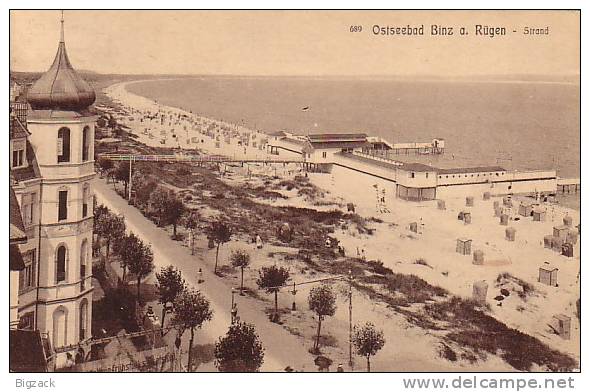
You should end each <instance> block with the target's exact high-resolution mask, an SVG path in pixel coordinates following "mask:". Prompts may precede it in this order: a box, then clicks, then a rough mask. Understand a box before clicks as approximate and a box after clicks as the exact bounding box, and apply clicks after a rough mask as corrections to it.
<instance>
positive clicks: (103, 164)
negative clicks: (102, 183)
mask: <svg viewBox="0 0 590 392" xmlns="http://www.w3.org/2000/svg"><path fill="white" fill-rule="evenodd" d="M98 168H99V170H100V175H101V177H102V176H103V175H104V173H107V172H108V171H109V170H111V169H112V168H113V161H111V160H110V159H107V158H102V157H100V158H98Z"/></svg>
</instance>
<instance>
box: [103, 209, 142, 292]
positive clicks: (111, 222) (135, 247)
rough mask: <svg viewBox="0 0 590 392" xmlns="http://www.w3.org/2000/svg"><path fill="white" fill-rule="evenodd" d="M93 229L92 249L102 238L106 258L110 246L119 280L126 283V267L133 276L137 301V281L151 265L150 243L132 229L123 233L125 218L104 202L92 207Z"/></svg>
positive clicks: (139, 280)
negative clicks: (119, 267) (115, 259)
mask: <svg viewBox="0 0 590 392" xmlns="http://www.w3.org/2000/svg"><path fill="white" fill-rule="evenodd" d="M94 233H95V234H96V236H97V238H96V242H95V243H96V244H97V246H93V249H95V250H98V249H100V244H101V243H102V241H103V240H104V242H105V245H106V258H107V261H110V259H109V258H110V250H111V248H112V249H113V251H114V252H115V253H117V254H118V255H119V263H120V266H121V268H122V269H123V277H122V281H123V283H126V278H127V271H129V272H130V273H132V274H133V275H134V276H135V279H137V302H138V303H141V291H140V289H141V281H142V279H144V278H146V277H147V276H149V274H150V273H151V272H152V271H153V269H154V254H153V252H152V249H151V246H149V245H148V244H145V243H144V242H143V241H142V240H141V238H139V237H138V236H136V235H135V234H134V233H132V232H130V233H129V234H127V233H126V227H125V218H123V217H122V216H119V215H116V214H113V213H112V212H111V211H110V210H109V209H108V208H107V207H105V206H104V205H98V206H96V207H95V208H94Z"/></svg>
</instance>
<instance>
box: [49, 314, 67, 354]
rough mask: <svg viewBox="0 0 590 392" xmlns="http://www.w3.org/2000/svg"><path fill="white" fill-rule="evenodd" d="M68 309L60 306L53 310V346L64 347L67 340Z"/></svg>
mask: <svg viewBox="0 0 590 392" xmlns="http://www.w3.org/2000/svg"><path fill="white" fill-rule="evenodd" d="M67 325H68V314H67V309H66V308H64V307H63V306H60V307H59V308H57V309H56V310H55V312H53V342H52V343H53V347H63V346H65V345H66V342H67Z"/></svg>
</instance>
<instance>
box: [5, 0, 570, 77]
mask: <svg viewBox="0 0 590 392" xmlns="http://www.w3.org/2000/svg"><path fill="white" fill-rule="evenodd" d="M59 20H60V13H59V12H58V11H12V12H11V18H10V21H11V26H10V32H11V58H10V65H11V69H12V70H13V71H44V70H46V69H47V68H48V67H49V65H50V64H51V61H52V60H53V57H54V55H55V51H56V48H57V43H58V41H59V25H60V23H59ZM408 24H410V25H413V26H416V25H418V26H419V25H422V24H423V25H424V26H425V30H426V31H425V33H429V31H430V25H431V24H439V25H446V26H453V27H454V35H453V36H452V37H441V36H437V37H434V36H430V35H425V36H422V37H413V38H409V37H399V36H398V37H392V36H377V35H374V34H373V33H372V29H373V26H374V25H379V26H387V25H389V26H405V25H408ZM476 24H482V25H493V26H505V27H506V28H507V31H508V35H507V36H505V37H496V38H488V37H477V36H476V35H475V28H474V26H475V25H476ZM351 25H362V27H363V31H362V32H361V33H351V32H350V26H351ZM460 26H464V27H466V28H467V29H468V31H469V35H468V36H465V37H461V36H459V35H458V31H457V29H458V28H459V27H460ZM525 26H534V27H546V26H549V36H536V37H531V36H526V35H523V34H522V30H523V28H524V27H525ZM513 29H516V30H517V31H518V32H517V33H512V30H513ZM579 29H580V26H579V15H578V14H577V13H576V12H528V11H527V12H519V11H512V12H505V11H496V12H483V11H482V12H464V11H462V12H433V11H388V12H382V11H369V12H358V11H351V12H338V11H330V12H309V11H308V12H289V11H260V12H255V11H250V12H246V11H231V12H228V11H184V12H180V11H66V12H65V37H66V45H67V49H68V54H69V56H70V60H71V62H72V64H73V65H74V67H75V68H77V69H84V70H91V71H96V72H100V73H130V74H154V73H159V74H237V75H392V76H395V75H415V74H419V75H441V76H461V75H482V74H484V75H488V74H539V75H564V74H566V75H568V74H577V73H578V72H579Z"/></svg>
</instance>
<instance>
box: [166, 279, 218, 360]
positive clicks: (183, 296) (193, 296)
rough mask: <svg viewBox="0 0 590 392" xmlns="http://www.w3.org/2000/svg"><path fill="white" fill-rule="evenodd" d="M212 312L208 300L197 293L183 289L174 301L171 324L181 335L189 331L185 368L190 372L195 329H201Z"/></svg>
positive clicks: (211, 315)
mask: <svg viewBox="0 0 590 392" xmlns="http://www.w3.org/2000/svg"><path fill="white" fill-rule="evenodd" d="M212 317H213V311H212V310H211V306H210V304H209V300H207V298H205V297H204V296H203V295H202V294H201V293H200V292H199V291H196V290H194V289H188V288H185V289H184V290H183V291H182V292H181V293H180V294H179V295H178V296H177V297H176V299H175V300H174V318H173V320H172V321H173V323H174V324H175V325H176V326H177V328H179V329H180V331H181V335H182V333H184V331H185V330H187V329H188V330H190V332H191V338H190V340H189V345H188V364H187V368H188V371H189V372H190V371H191V370H192V351H193V341H194V339H195V328H201V327H202V326H203V323H204V322H205V321H209V320H211V318H212Z"/></svg>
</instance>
